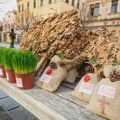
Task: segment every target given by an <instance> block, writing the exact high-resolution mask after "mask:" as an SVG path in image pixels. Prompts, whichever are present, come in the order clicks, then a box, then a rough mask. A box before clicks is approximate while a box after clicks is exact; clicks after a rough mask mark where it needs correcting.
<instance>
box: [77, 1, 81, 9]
mask: <svg viewBox="0 0 120 120" xmlns="http://www.w3.org/2000/svg"><path fill="white" fill-rule="evenodd" d="M79 6H80V2H79V0H77V9H79Z"/></svg>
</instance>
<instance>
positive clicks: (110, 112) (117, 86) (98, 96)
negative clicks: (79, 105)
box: [86, 78, 120, 120]
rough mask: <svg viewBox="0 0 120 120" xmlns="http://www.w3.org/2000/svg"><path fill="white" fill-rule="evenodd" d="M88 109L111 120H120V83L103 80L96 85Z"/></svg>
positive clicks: (107, 79)
mask: <svg viewBox="0 0 120 120" xmlns="http://www.w3.org/2000/svg"><path fill="white" fill-rule="evenodd" d="M86 109H87V110H88V111H90V112H92V113H95V114H98V115H101V116H103V117H106V118H108V119H110V120H120V81H117V82H111V81H110V79H109V78H106V79H102V80H101V81H100V82H99V83H98V84H97V85H96V87H95V90H94V92H93V95H92V97H91V100H90V103H89V104H88V105H87V107H86Z"/></svg>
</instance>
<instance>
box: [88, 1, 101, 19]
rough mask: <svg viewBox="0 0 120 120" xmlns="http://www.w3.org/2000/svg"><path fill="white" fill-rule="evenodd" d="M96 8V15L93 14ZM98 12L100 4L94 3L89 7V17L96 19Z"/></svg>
mask: <svg viewBox="0 0 120 120" xmlns="http://www.w3.org/2000/svg"><path fill="white" fill-rule="evenodd" d="M97 8H98V13H97V14H95V10H97ZM99 12H100V3H95V4H91V5H90V16H93V17H97V16H99Z"/></svg>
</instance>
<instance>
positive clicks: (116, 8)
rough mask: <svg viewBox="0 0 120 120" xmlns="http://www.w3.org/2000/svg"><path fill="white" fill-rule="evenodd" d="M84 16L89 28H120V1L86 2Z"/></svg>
mask: <svg viewBox="0 0 120 120" xmlns="http://www.w3.org/2000/svg"><path fill="white" fill-rule="evenodd" d="M84 15H85V17H84V20H86V21H87V26H88V27H99V26H108V27H112V26H113V27H120V0H85V1H84V10H83V16H84Z"/></svg>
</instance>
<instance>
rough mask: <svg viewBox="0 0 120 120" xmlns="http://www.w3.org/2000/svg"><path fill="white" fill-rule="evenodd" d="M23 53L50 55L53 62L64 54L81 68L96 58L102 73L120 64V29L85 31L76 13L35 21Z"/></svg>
mask: <svg viewBox="0 0 120 120" xmlns="http://www.w3.org/2000/svg"><path fill="white" fill-rule="evenodd" d="M21 49H22V50H32V51H34V52H35V53H37V54H44V53H47V55H48V57H50V58H52V57H53V56H54V55H55V54H56V53H58V52H60V53H62V54H63V55H64V57H65V58H66V59H67V60H71V61H72V62H75V63H78V64H79V61H81V60H83V59H84V60H85V59H89V58H91V57H93V56H94V57H96V58H97V63H96V65H95V67H96V68H98V69H101V68H103V65H104V64H106V63H112V62H113V61H117V56H118V53H120V29H107V28H101V29H99V30H96V31H89V30H83V29H81V28H80V19H79V17H78V13H77V12H76V11H75V10H72V11H69V12H65V13H61V14H58V15H54V16H52V17H49V18H47V19H45V20H42V21H34V22H33V24H32V25H31V26H30V28H29V30H28V32H27V33H25V34H24V37H23V39H22V42H21ZM83 56H85V57H83ZM118 58H119V57H118Z"/></svg>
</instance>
